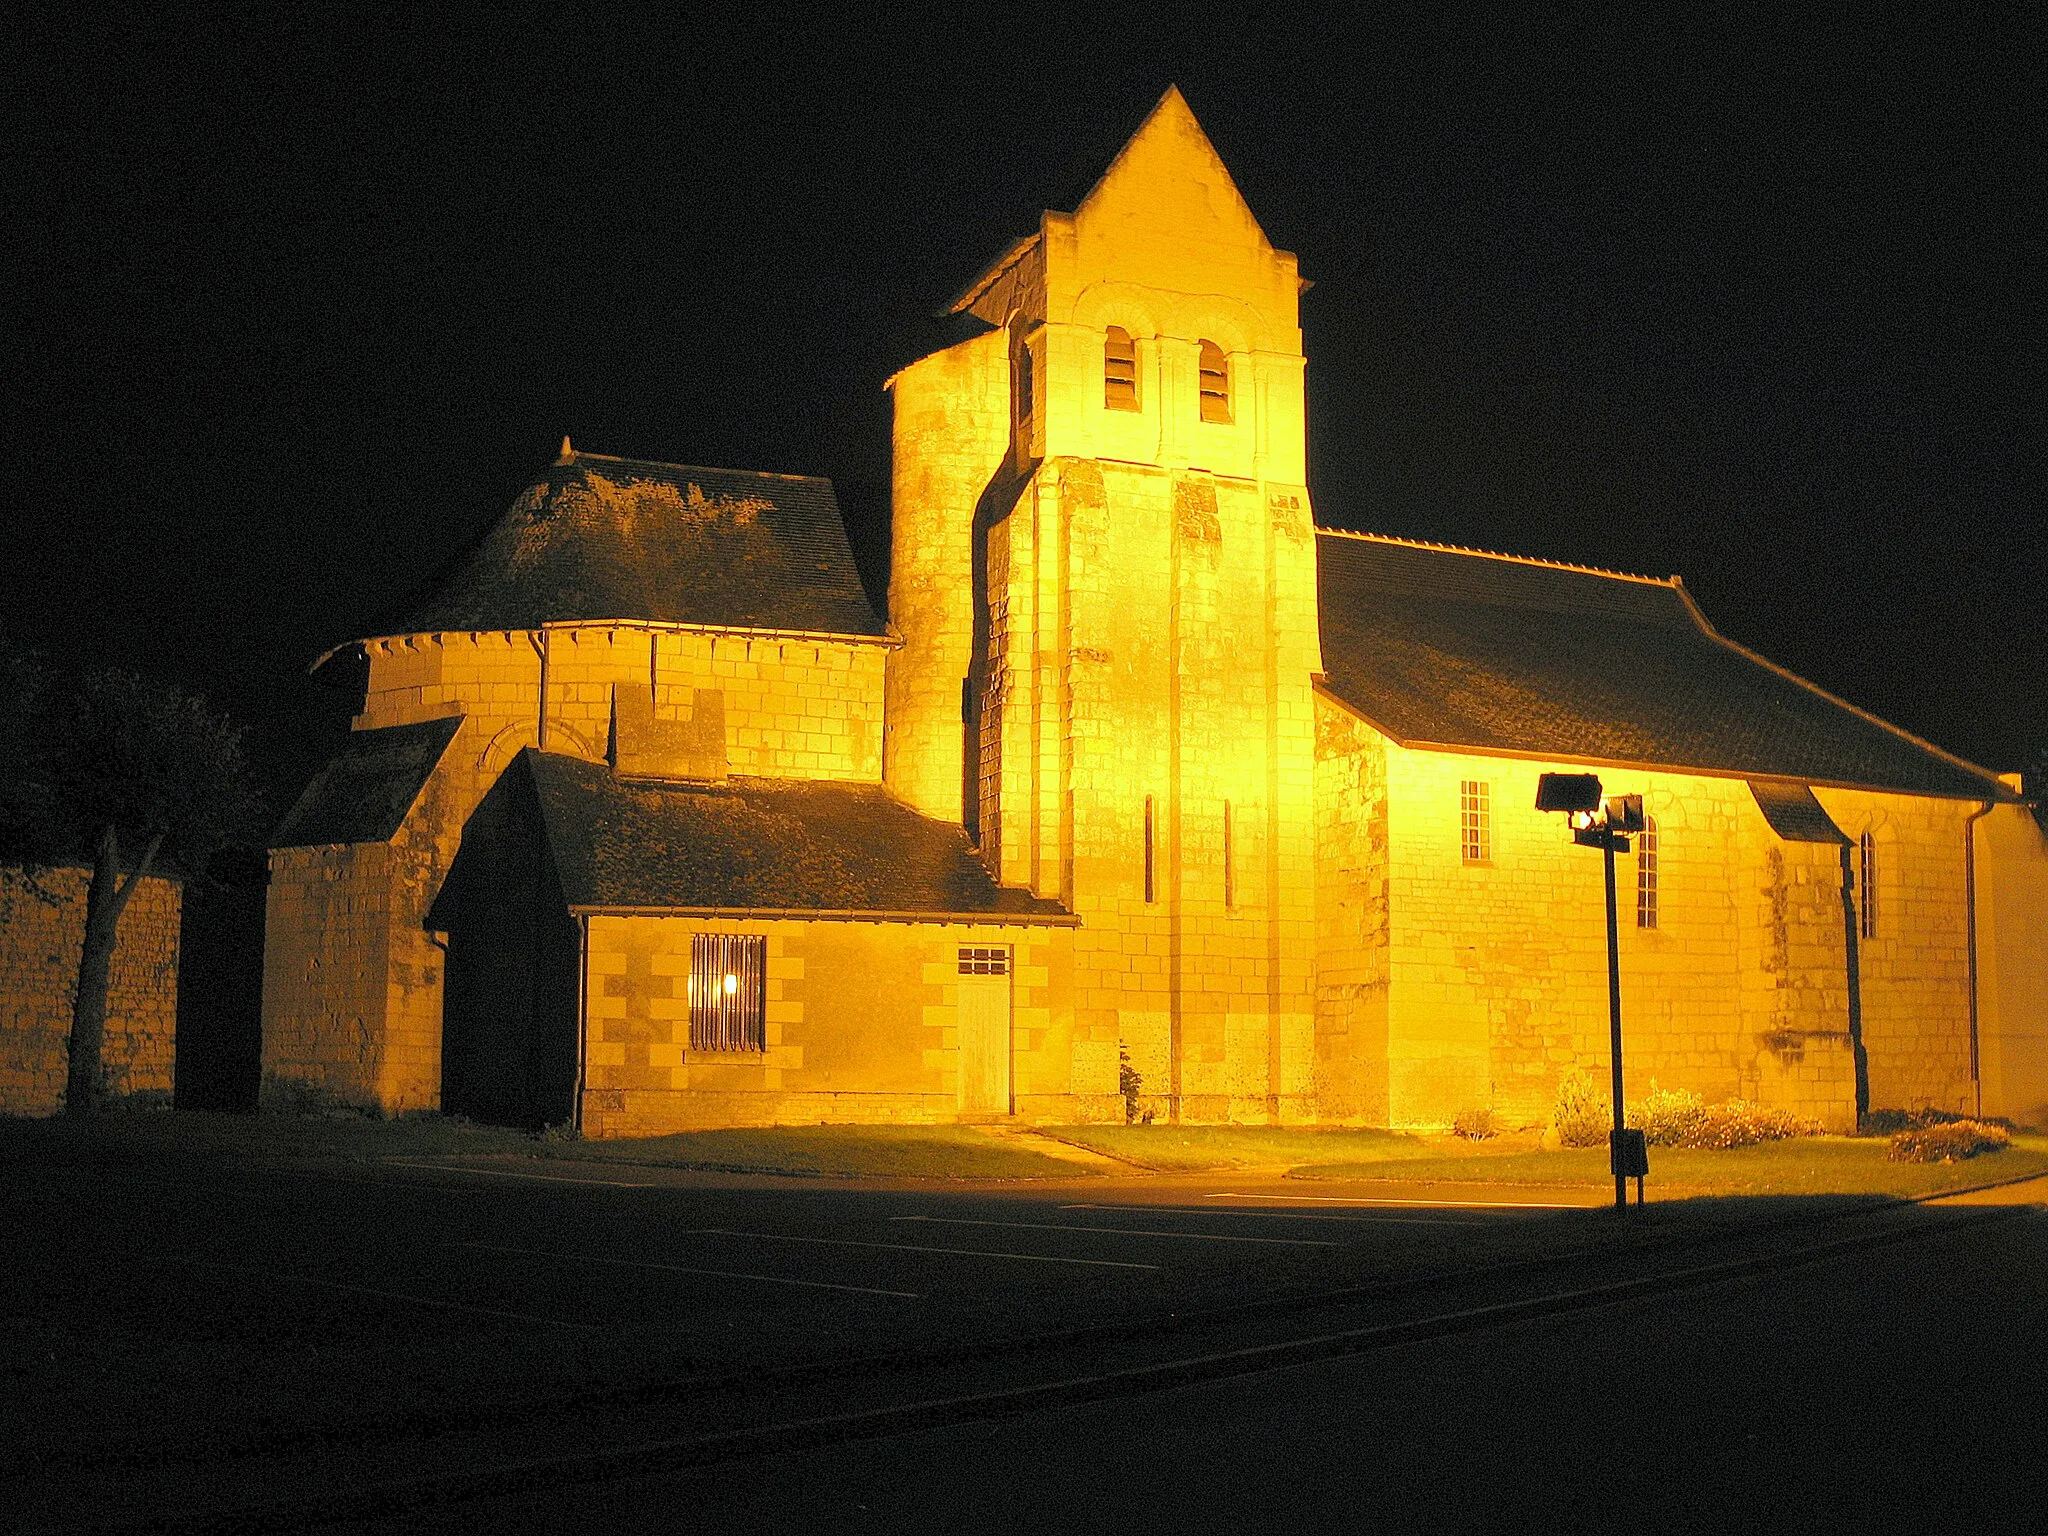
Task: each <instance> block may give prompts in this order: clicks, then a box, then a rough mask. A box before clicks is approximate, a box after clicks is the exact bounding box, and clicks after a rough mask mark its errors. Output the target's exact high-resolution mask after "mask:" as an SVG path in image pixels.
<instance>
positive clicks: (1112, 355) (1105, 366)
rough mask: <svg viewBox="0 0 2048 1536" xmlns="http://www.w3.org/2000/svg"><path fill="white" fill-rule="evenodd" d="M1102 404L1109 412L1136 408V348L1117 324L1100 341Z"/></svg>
mask: <svg viewBox="0 0 2048 1536" xmlns="http://www.w3.org/2000/svg"><path fill="white" fill-rule="evenodd" d="M1102 403H1103V404H1104V405H1105V406H1107V407H1108V408H1109V409H1110V410H1112V411H1135V410H1136V409H1137V408H1138V347H1137V343H1136V342H1134V341H1132V340H1131V333H1130V332H1129V331H1127V330H1125V329H1124V328H1123V327H1122V326H1120V325H1112V326H1111V327H1110V328H1109V334H1108V335H1107V336H1106V337H1104V338H1103V342H1102Z"/></svg>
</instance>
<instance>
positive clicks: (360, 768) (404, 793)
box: [270, 715, 462, 848]
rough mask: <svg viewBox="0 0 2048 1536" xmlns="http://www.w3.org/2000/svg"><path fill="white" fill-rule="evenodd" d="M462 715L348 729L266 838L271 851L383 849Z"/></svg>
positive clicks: (444, 749)
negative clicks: (346, 846)
mask: <svg viewBox="0 0 2048 1536" xmlns="http://www.w3.org/2000/svg"><path fill="white" fill-rule="evenodd" d="M461 728H462V717H461V716H460V715H455V716H451V717H450V718H448V719H445V720H422V721H419V722H418V723H416V724H413V725H390V726H385V727H383V728H382V729H380V730H373V731H351V732H350V733H349V737H348V740H347V741H346V742H345V743H343V745H342V749H341V751H340V752H338V753H337V754H336V755H335V756H334V757H332V758H330V759H329V760H328V762H327V765H326V766H325V767H323V768H322V769H321V770H320V771H319V772H318V773H316V774H315V775H314V776H313V781H312V783H310V784H308V785H307V786H306V787H305V789H304V790H303V791H302V792H301V793H300V795H299V798H298V799H297V800H295V801H293V802H292V808H291V809H290V810H289V811H287V812H285V815H284V820H283V821H281V822H279V823H278V824H277V830H276V831H274V832H272V833H271V835H270V846H271V847H273V848H312V847H318V846H321V845H324V844H327V843H381V842H386V841H388V840H390V839H391V838H393V837H395V836H397V834H398V829H399V826H400V825H401V824H402V823H403V822H404V821H405V817H406V813H407V812H408V811H410V810H411V809H412V807H413V802H414V801H416V800H417V799H419V797H420V791H421V790H422V789H424V788H425V787H426V783H427V778H428V776H429V775H430V774H432V773H433V771H434V768H435V765H437V764H438V763H439V762H440V761H441V756H442V754H443V753H445V752H446V751H447V750H448V744H449V743H450V742H452V741H453V740H454V739H455V733H456V732H457V731H458V730H460V729H461Z"/></svg>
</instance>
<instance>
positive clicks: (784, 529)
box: [358, 442, 883, 638]
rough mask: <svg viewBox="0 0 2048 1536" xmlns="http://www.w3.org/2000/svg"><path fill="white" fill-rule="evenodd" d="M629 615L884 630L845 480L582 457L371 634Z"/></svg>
mask: <svg viewBox="0 0 2048 1536" xmlns="http://www.w3.org/2000/svg"><path fill="white" fill-rule="evenodd" d="M602 619H626V620H643V621H649V622H653V623H663V624H706V625H714V626H719V627H731V628H737V629H783V630H801V631H808V632H811V633H818V634H833V635H876V636H879V635H881V634H882V633H883V629H882V625H881V623H880V621H879V620H877V618H876V617H875V612H874V609H873V608H872V607H870V606H869V603H868V599H867V593H866V591H865V589H863V587H862V586H861V582H860V575H859V572H858V571H857V569H856V568H855V566H854V561H853V550H852V548H851V546H850V545H849V544H848V543H847V539H846V525H845V523H844V521H843V520H842V519H841V517H840V513H839V501H838V498H837V497H836V496H835V495H834V494H833V490H832V482H831V481H829V480H821V479H817V478H814V477H812V476H807V475H772V474H763V473H760V472H758V471H754V470H741V469H705V468H699V467H696V466H693V465H688V464H661V463H656V462H653V461H651V460H645V459H617V458H610V457H607V456H605V455H602V454H593V453H582V452H577V451H573V450H571V449H570V448H569V446H568V444H567V443H566V442H564V444H563V453H562V456H561V458H559V459H558V460H556V462H555V463H554V464H553V465H552V466H550V467H549V469H548V472H547V473H546V474H545V475H544V476H542V477H541V479H539V480H537V481H536V482H534V484H533V485H531V486H529V487H528V488H527V489H526V490H525V491H524V492H522V493H521V494H520V496H519V497H518V499H517V500H515V501H514V502H513V503H512V505H511V507H510V508H509V509H508V510H507V511H506V513H505V515H504V516H503V517H501V518H499V519H498V521H497V522H496V523H494V524H492V525H491V527H490V528H489V529H488V530H487V531H486V532H485V533H484V534H483V536H482V537H481V538H479V539H478V540H477V541H476V542H475V543H473V544H471V545H470V546H469V547H468V548H467V549H465V550H463V551H462V552H461V553H460V554H459V555H457V556H456V557H455V558H454V559H453V560H451V561H450V562H449V563H448V564H447V565H446V566H444V567H442V569H441V570H440V571H438V572H437V573H435V575H434V576H433V577H432V578H431V579H430V580H429V581H427V583H426V584H425V585H424V586H422V587H421V588H420V589H419V590H418V591H416V592H414V593H413V594H412V596H411V597H410V598H408V599H407V600H406V601H405V602H404V603H403V604H401V605H400V606H399V607H398V608H397V609H396V610H395V611H393V612H391V613H388V614H386V615H385V616H384V617H383V618H382V619H380V620H378V621H377V622H376V623H375V624H374V625H373V626H372V627H370V628H369V629H368V630H367V631H366V633H365V634H364V635H362V636H359V637H358V638H371V637H375V636H385V635H415V634H428V633H432V632H435V631H443V630H491V629H495V630H520V629H538V628H539V627H540V626H541V625H543V624H548V623H565V622H574V621H577V620H602Z"/></svg>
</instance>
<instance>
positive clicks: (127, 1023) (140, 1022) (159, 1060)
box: [0, 866, 183, 1115]
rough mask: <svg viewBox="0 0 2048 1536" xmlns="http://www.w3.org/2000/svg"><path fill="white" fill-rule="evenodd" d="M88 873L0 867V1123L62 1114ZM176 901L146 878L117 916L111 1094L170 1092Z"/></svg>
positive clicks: (172, 885) (176, 893) (108, 1048)
mask: <svg viewBox="0 0 2048 1536" xmlns="http://www.w3.org/2000/svg"><path fill="white" fill-rule="evenodd" d="M90 879H91V871H89V870H85V869H22V868H17V867H13V866H0V1114H7V1115H48V1114H54V1113H55V1112H56V1111H57V1110H58V1109H60V1108H62V1107H63V1102H64V1076H65V1061H64V1052H65V1045H66V1042H67V1040H68V1039H69V1038H70V1034H71V1001H72V996H73V993H74V991H75V989H76V987H77V983H78V954H79V949H80V948H81V946H82V945H83V944H84V942H85V892H86V886H87V885H88V883H89V882H90ZM182 897H183V893H182V891H181V889H180V887H179V885H178V883H177V882H176V881H174V880H165V879H160V878H156V877H151V878H149V879H147V880H145V881H143V883H142V885H141V887H140V889H138V890H137V891H136V892H135V895H134V897H133V898H132V899H131V900H130V901H129V903H128V907H127V910H125V911H124V912H123V913H122V914H121V926H120V928H119V930H118V931H117V934H116V939H115V948H114V963H113V969H112V972H111V974H110V976H109V978H108V987H107V1034H106V1045H105V1050H104V1054H103V1056H102V1061H103V1064H104V1066H105V1068H106V1074H107V1086H108V1089H109V1091H110V1092H113V1093H117V1094H121V1093H165V1094H168V1093H169V1092H170V1091H171V1086H172V1068H173V1065H174V1062H175V1059H176V1046H177V1017H178V926H179V916H180V908H181V904H182Z"/></svg>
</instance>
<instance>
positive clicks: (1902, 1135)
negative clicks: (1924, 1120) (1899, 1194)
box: [1885, 1120, 2012, 1163]
mask: <svg viewBox="0 0 2048 1536" xmlns="http://www.w3.org/2000/svg"><path fill="white" fill-rule="evenodd" d="M2011 1145H2012V1133H2011V1132H2009V1131H2007V1130H2006V1129H2005V1127H2004V1126H2002V1125H1991V1124H1988V1123H1986V1122H1985V1121H1982V1120H1946V1121H1943V1122H1942V1123H1940V1124H1938V1125H1928V1126H1923V1127H1921V1128H1920V1129H1919V1130H1913V1131H1901V1132H1899V1133H1898V1135H1896V1136H1894V1137H1893V1138H1892V1144H1891V1147H1890V1149H1889V1150H1888V1151H1887V1152H1886V1153H1885V1158H1886V1159H1887V1160H1888V1161H1890V1162H1894V1163H1960V1162H1962V1161H1963V1160H1965V1159H1966V1158H1972V1157H1982V1156H1983V1155H1984V1154H1985V1153H1987V1152H2003V1151H2004V1150H2005V1149H2006V1148H2007V1147H2009V1146H2011Z"/></svg>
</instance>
